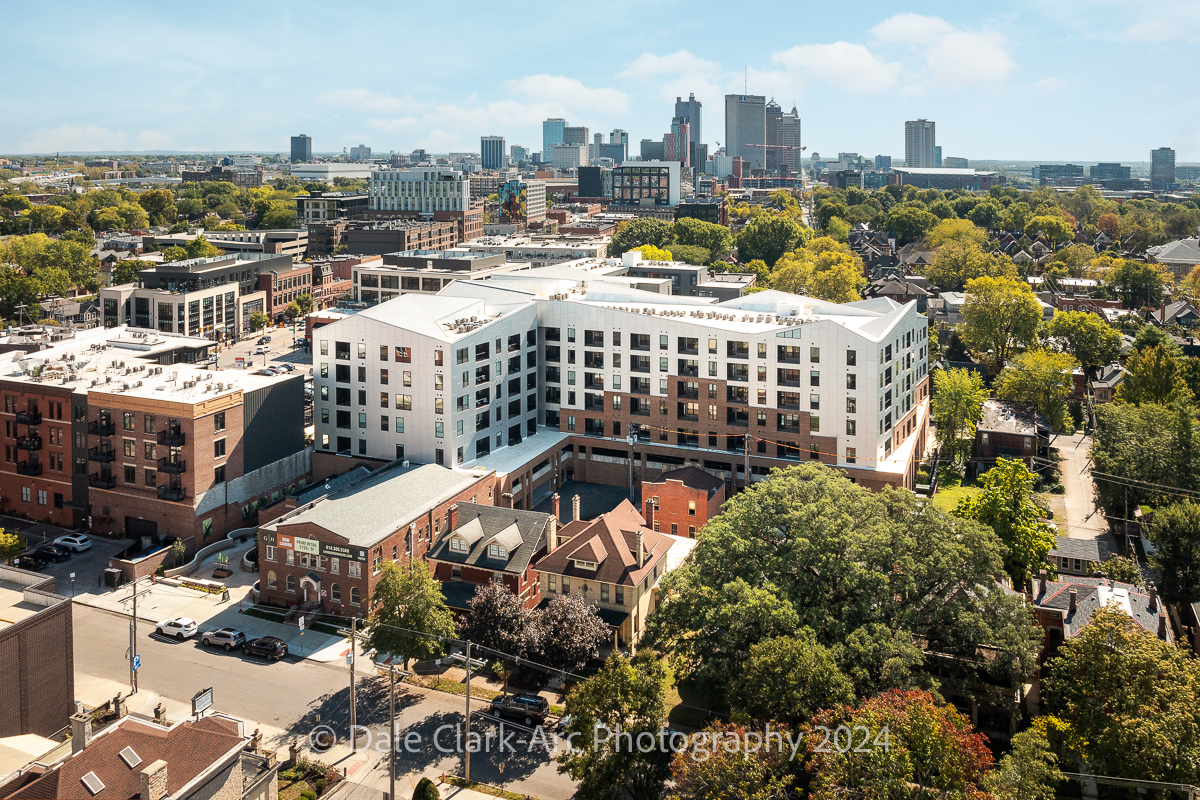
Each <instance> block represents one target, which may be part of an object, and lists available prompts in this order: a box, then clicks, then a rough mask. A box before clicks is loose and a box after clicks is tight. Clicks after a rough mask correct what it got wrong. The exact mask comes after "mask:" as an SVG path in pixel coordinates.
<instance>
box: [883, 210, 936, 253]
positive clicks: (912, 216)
mask: <svg viewBox="0 0 1200 800" xmlns="http://www.w3.org/2000/svg"><path fill="white" fill-rule="evenodd" d="M938 221H939V220H938V218H937V217H936V216H934V215H933V214H930V213H929V212H928V211H925V210H924V209H920V208H913V207H912V206H897V207H896V208H894V209H892V210H891V211H890V212H888V213H887V214H886V215H884V217H883V220H882V221H881V222H880V225H879V227H880V229H881V230H887V231H891V232H892V233H894V234H896V241H897V243H898V244H900V245H906V244H911V243H912V242H915V241H917V240H919V239H921V238H923V237H924V236H925V234H927V233H929V231H931V230H933V227H934V226H935V225H937V224H938Z"/></svg>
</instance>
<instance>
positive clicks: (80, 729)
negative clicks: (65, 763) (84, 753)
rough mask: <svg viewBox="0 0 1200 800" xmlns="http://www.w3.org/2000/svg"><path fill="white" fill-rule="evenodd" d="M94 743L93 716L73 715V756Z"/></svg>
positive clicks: (81, 713)
mask: <svg viewBox="0 0 1200 800" xmlns="http://www.w3.org/2000/svg"><path fill="white" fill-rule="evenodd" d="M91 743H92V715H91V714H84V713H83V712H80V713H78V714H72V715H71V755H75V754H76V753H78V752H79V751H80V750H82V749H83V748H85V747H87V746H88V745H89V744H91Z"/></svg>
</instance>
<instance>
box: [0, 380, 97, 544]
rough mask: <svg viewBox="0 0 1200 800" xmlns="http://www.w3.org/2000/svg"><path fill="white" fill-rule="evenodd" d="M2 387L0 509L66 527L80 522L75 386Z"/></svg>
mask: <svg viewBox="0 0 1200 800" xmlns="http://www.w3.org/2000/svg"><path fill="white" fill-rule="evenodd" d="M0 392H2V393H3V395H4V406H3V409H4V413H3V418H4V462H3V463H2V464H0V482H2V483H0V509H3V510H4V512H5V513H9V514H12V513H20V514H24V515H25V516H27V517H29V518H30V519H36V520H43V521H45V520H49V521H50V522H51V523H53V524H55V525H61V526H63V527H75V526H77V525H78V524H79V523H80V521H81V518H80V515H79V509H78V508H76V507H75V505H73V502H74V501H75V500H76V499H77V498H76V497H75V493H74V492H73V491H72V482H71V474H72V472H71V471H72V461H73V459H72V456H71V444H72V435H71V420H72V415H73V413H74V412H72V410H71V409H72V394H73V392H72V389H71V387H69V386H58V385H54V384H50V383H45V384H41V383H24V382H16V381H12V382H10V381H3V382H0ZM86 408H87V407H86V405H85V406H83V410H84V412H85V413H86Z"/></svg>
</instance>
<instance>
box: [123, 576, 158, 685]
mask: <svg viewBox="0 0 1200 800" xmlns="http://www.w3.org/2000/svg"><path fill="white" fill-rule="evenodd" d="M142 580H144V578H137V579H135V580H133V581H132V582H131V583H130V584H129V588H130V589H131V590H132V592H133V593H132V594H130V595H129V597H126V598H125V599H124V600H122V601H121V604H122V605H124V604H126V603H131V604H132V606H133V608H132V612H133V613H132V614H131V615H130V617H129V693H130V694H131V695H133V694H137V690H138V685H137V669H138V666H140V664H139V659H138V652H137V619H138V616H137V601H138V598H139V597H141V596H142V595H144V594H150V593H151V592H152V591H153V590H152V589H150V588H148V587H147V588H145V589H138V583H139V582H141V581H142Z"/></svg>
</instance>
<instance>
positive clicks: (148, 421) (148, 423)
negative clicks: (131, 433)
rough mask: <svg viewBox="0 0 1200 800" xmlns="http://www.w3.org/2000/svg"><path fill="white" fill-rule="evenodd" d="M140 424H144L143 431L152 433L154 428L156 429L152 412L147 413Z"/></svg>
mask: <svg viewBox="0 0 1200 800" xmlns="http://www.w3.org/2000/svg"><path fill="white" fill-rule="evenodd" d="M142 424H143V425H144V427H143V428H142V430H143V432H145V433H154V432H155V431H156V430H158V426H157V425H156V424H155V419H154V415H153V414H147V415H146V416H145V418H144V419H143V421H142Z"/></svg>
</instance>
